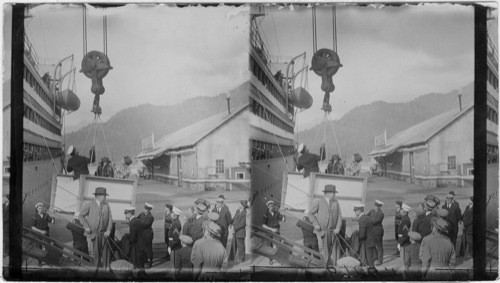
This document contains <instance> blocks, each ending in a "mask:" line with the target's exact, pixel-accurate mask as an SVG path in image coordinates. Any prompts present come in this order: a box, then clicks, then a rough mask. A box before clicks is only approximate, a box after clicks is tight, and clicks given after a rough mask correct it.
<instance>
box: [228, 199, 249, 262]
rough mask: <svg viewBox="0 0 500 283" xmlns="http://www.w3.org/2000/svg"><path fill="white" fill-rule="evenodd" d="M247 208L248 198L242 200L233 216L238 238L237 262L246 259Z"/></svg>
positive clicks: (235, 236)
mask: <svg viewBox="0 0 500 283" xmlns="http://www.w3.org/2000/svg"><path fill="white" fill-rule="evenodd" d="M247 208H248V202H247V201H246V200H242V201H240V205H239V207H238V210H236V213H235V214H234V218H233V221H232V223H233V230H234V238H235V239H236V251H235V254H236V255H237V256H236V262H243V261H245V237H246V235H247V232H246V227H247Z"/></svg>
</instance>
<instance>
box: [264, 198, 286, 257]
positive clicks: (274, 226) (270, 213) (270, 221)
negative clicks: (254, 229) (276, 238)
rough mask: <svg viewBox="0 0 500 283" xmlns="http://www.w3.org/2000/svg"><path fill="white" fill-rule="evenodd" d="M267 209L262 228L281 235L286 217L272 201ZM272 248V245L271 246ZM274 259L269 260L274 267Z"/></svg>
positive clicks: (268, 203)
mask: <svg viewBox="0 0 500 283" xmlns="http://www.w3.org/2000/svg"><path fill="white" fill-rule="evenodd" d="M266 205H267V209H268V210H266V212H265V213H264V217H263V218H262V227H263V228H265V229H267V230H269V231H271V232H273V233H276V234H278V235H279V234H280V221H283V222H285V221H286V217H285V216H284V215H283V214H281V213H280V212H279V211H278V210H277V209H276V206H275V205H274V201H272V200H270V201H268V202H267V203H266ZM271 246H272V245H271ZM273 263H274V262H273V259H272V258H269V264H270V265H273Z"/></svg>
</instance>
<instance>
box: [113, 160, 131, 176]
mask: <svg viewBox="0 0 500 283" xmlns="http://www.w3.org/2000/svg"><path fill="white" fill-rule="evenodd" d="M130 164H132V159H131V158H130V157H128V156H125V157H124V158H123V163H122V165H120V167H119V168H118V169H116V171H115V178H117V179H128V178H129V177H130V172H131V171H130V170H131V169H130Z"/></svg>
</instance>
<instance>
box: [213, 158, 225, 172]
mask: <svg viewBox="0 0 500 283" xmlns="http://www.w3.org/2000/svg"><path fill="white" fill-rule="evenodd" d="M215 173H217V174H222V173H224V159H217V160H215Z"/></svg>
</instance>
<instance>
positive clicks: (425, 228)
mask: <svg viewBox="0 0 500 283" xmlns="http://www.w3.org/2000/svg"><path fill="white" fill-rule="evenodd" d="M435 208H436V202H435V201H433V200H432V199H428V200H427V201H426V202H425V209H426V211H425V216H424V218H423V219H422V223H421V224H420V229H419V230H418V231H417V232H418V233H419V234H420V235H421V236H422V239H423V238H425V236H427V235H429V234H431V233H432V222H431V219H432V218H433V217H436V215H437V212H436V211H435Z"/></svg>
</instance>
